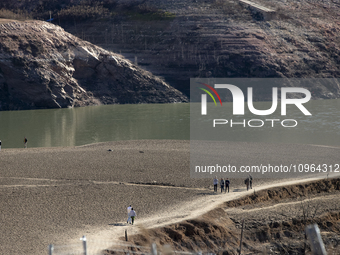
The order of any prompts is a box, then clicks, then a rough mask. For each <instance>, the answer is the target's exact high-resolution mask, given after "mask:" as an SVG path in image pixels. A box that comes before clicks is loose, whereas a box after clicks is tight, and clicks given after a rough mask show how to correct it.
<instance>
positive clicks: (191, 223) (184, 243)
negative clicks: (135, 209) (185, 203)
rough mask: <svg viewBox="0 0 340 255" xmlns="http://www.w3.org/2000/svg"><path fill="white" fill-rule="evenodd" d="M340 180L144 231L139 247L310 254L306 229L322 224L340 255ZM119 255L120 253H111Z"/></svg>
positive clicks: (279, 191) (259, 195)
mask: <svg viewBox="0 0 340 255" xmlns="http://www.w3.org/2000/svg"><path fill="white" fill-rule="evenodd" d="M339 194H340V179H330V180H320V181H315V182H311V183H303V184H298V185H290V186H284V187H278V188H272V189H265V190H262V191H259V192H254V194H251V195H247V196H246V197H242V198H239V199H237V200H234V201H229V202H225V203H223V204H222V205H221V206H219V207H217V208H215V209H214V210H211V211H209V212H208V213H205V214H204V215H202V216H200V217H197V218H195V219H189V220H185V221H182V222H179V223H176V224H171V225H168V226H165V227H160V228H154V229H151V230H144V231H143V232H142V234H140V235H135V236H132V237H130V241H131V242H132V243H134V244H137V245H143V246H148V245H150V243H151V242H156V243H157V244H158V245H159V247H160V249H162V245H164V244H170V245H171V246H172V247H173V248H174V249H176V250H182V251H204V252H214V253H217V254H224V255H225V254H238V248H239V245H240V236H241V234H240V232H241V231H240V229H241V228H242V221H243V220H244V222H245V224H244V237H243V238H244V239H243V242H242V251H243V254H305V251H304V249H305V243H306V254H310V247H309V243H308V242H306V241H305V236H304V229H305V226H306V225H309V224H314V223H317V224H318V226H319V228H320V230H321V235H322V238H323V241H324V243H325V247H326V249H327V250H328V252H329V254H340V234H339V233H340V205H339V204H340V203H339V202H340V197H339ZM107 253H108V254H115V252H114V248H112V249H109V250H107Z"/></svg>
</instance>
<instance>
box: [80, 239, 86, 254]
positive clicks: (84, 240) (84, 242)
mask: <svg viewBox="0 0 340 255" xmlns="http://www.w3.org/2000/svg"><path fill="white" fill-rule="evenodd" d="M81 240H83V247H84V255H87V242H86V236H83V237H82V239H81Z"/></svg>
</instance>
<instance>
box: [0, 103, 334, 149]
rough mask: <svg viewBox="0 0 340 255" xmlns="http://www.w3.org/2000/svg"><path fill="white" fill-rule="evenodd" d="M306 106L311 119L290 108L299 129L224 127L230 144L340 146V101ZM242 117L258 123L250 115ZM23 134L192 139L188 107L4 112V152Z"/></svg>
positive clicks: (54, 138)
mask: <svg viewBox="0 0 340 255" xmlns="http://www.w3.org/2000/svg"><path fill="white" fill-rule="evenodd" d="M229 104H230V107H232V104H231V103H229ZM255 106H256V107H257V109H269V108H270V106H271V102H258V103H256V104H255ZM305 106H306V107H307V109H308V110H309V111H310V112H311V113H312V116H304V115H303V114H301V112H300V111H299V110H297V109H291V110H290V109H288V110H287V112H290V113H291V114H290V116H287V117H285V118H286V119H292V118H294V119H296V120H297V121H298V122H299V124H298V126H297V127H296V128H288V129H287V128H261V129H254V128H253V129H250V128H245V129H244V128H236V129H230V128H227V127H225V132H226V134H227V135H228V140H230V141H246V142H275V143H301V144H319V145H330V146H340V111H339V109H340V100H339V99H336V100H315V101H310V102H308V103H307V104H305ZM248 115H249V114H248ZM276 117H277V118H278V119H284V118H283V116H271V118H276ZM225 118H226V119H230V118H233V117H232V116H231V115H229V116H225ZM242 118H244V119H259V118H258V117H254V116H253V115H251V116H250V115H249V116H247V114H246V115H245V116H244V117H242ZM264 118H266V117H261V119H264ZM238 119H240V117H238ZM25 136H26V137H27V138H28V147H54V146H78V145H84V144H90V143H97V142H107V141H118V140H140V139H182V140H189V139H190V104H139V105H103V106H90V107H82V108H73V109H50V110H29V111H5V112H0V140H1V141H2V148H23V147H24V143H23V140H24V137H25Z"/></svg>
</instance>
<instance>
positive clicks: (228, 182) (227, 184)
mask: <svg viewBox="0 0 340 255" xmlns="http://www.w3.org/2000/svg"><path fill="white" fill-rule="evenodd" d="M224 183H225V184H224V186H225V188H224V193H226V192H227V189H228V193H229V184H230V181H229V179H228V178H227V179H226V180H225V181H224Z"/></svg>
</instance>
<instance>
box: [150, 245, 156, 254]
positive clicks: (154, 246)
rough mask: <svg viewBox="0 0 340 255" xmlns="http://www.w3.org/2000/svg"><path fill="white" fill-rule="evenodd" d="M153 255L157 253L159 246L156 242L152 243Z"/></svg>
mask: <svg viewBox="0 0 340 255" xmlns="http://www.w3.org/2000/svg"><path fill="white" fill-rule="evenodd" d="M151 255H157V246H156V244H155V243H152V244H151Z"/></svg>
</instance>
